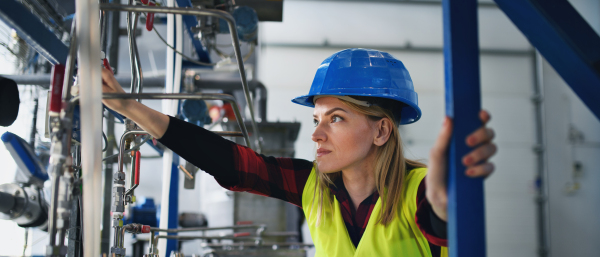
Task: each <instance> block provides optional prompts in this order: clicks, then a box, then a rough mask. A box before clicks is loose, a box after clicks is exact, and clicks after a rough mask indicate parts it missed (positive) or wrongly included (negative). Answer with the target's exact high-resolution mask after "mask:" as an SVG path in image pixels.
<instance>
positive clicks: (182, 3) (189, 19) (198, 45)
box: [175, 0, 210, 63]
mask: <svg viewBox="0 0 600 257" xmlns="http://www.w3.org/2000/svg"><path fill="white" fill-rule="evenodd" d="M175 1H176V2H177V5H178V6H179V7H182V8H183V7H192V2H191V1H190V0H175ZM182 19H183V23H184V24H185V28H186V30H187V32H188V34H189V35H190V38H191V39H192V44H193V45H194V48H195V49H196V53H197V54H198V58H199V61H201V62H206V63H210V56H209V55H208V51H207V50H206V47H204V46H203V45H202V42H200V40H199V39H198V38H196V37H194V33H193V32H192V28H195V27H196V26H198V18H196V16H190V15H183V16H182Z"/></svg>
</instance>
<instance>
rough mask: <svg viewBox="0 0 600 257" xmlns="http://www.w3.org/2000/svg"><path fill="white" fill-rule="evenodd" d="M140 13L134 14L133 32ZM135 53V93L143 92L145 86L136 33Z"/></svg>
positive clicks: (134, 40) (134, 41) (134, 38)
mask: <svg viewBox="0 0 600 257" xmlns="http://www.w3.org/2000/svg"><path fill="white" fill-rule="evenodd" d="M139 15H140V13H137V12H136V13H134V14H133V19H134V21H133V28H132V30H133V32H135V30H136V29H137V23H138V20H139ZM132 39H133V53H134V56H135V71H136V90H135V93H138V94H139V93H142V86H143V82H144V77H143V75H142V64H141V62H140V53H139V51H138V47H137V38H136V37H135V34H134V36H133V38H132ZM138 102H141V99H138Z"/></svg>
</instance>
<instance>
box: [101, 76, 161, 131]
mask: <svg viewBox="0 0 600 257" xmlns="http://www.w3.org/2000/svg"><path fill="white" fill-rule="evenodd" d="M102 92H103V93H125V90H123V88H122V87H121V85H119V82H117V80H116V79H115V76H114V75H113V74H112V72H111V71H109V70H107V69H105V68H102ZM102 103H104V104H105V105H106V106H108V107H109V108H110V109H113V110H115V111H116V112H118V113H120V114H122V115H124V116H125V117H127V118H129V119H131V120H133V121H134V122H135V123H136V124H137V125H138V126H140V127H142V129H144V130H145V131H147V132H148V133H150V135H152V136H153V137H155V138H161V137H162V136H163V135H164V134H165V132H166V131H167V128H168V127H169V116H167V115H165V114H162V113H161V112H159V111H156V110H154V109H152V108H150V107H148V106H145V105H143V104H141V103H139V102H137V101H135V100H134V99H110V100H109V99H103V100H102Z"/></svg>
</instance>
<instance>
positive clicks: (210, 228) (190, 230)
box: [150, 225, 267, 233]
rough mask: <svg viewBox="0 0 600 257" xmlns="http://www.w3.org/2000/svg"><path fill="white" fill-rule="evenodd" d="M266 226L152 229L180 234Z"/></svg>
mask: <svg viewBox="0 0 600 257" xmlns="http://www.w3.org/2000/svg"><path fill="white" fill-rule="evenodd" d="M266 227H267V226H266V225H236V226H225V227H209V228H207V227H196V228H172V229H164V228H150V231H152V232H167V233H179V232H194V231H211V230H225V229H249V228H256V229H258V228H266Z"/></svg>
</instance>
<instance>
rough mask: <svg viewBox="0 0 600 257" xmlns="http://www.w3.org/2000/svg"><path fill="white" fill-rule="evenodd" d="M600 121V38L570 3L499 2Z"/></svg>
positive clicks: (548, 0) (556, 0)
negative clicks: (599, 99)
mask: <svg viewBox="0 0 600 257" xmlns="http://www.w3.org/2000/svg"><path fill="white" fill-rule="evenodd" d="M495 1H496V3H497V4H498V7H500V9H502V11H503V12H504V13H505V14H506V16H508V18H509V19H510V20H511V21H512V22H513V23H514V24H515V25H516V26H517V28H519V30H521V32H522V33H523V34H524V35H525V37H527V39H528V40H529V42H530V43H531V44H532V45H533V46H534V47H535V48H536V49H537V50H538V51H539V52H540V53H541V54H542V55H543V56H544V58H546V60H547V61H548V62H549V63H550V65H552V67H554V69H555V70H556V72H558V74H560V76H561V77H562V78H563V79H564V80H565V82H567V84H569V86H570V87H571V88H572V89H573V91H574V92H575V94H577V96H579V98H580V99H581V100H582V101H583V102H584V103H585V105H586V106H587V107H588V108H590V110H591V111H592V112H593V113H594V115H596V118H599V119H600V101H598V97H600V37H599V36H598V34H596V32H594V30H593V29H592V27H590V25H589V24H587V22H586V21H585V20H584V19H583V18H582V17H581V15H579V13H578V12H577V11H576V10H575V8H573V6H571V4H570V3H569V2H568V1H567V0H495Z"/></svg>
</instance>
